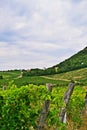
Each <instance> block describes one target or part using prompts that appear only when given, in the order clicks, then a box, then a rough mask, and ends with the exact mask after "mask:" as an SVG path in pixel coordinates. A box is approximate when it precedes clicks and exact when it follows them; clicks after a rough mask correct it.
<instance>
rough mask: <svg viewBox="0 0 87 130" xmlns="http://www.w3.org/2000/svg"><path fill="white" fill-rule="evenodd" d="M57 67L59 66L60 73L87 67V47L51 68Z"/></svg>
mask: <svg viewBox="0 0 87 130" xmlns="http://www.w3.org/2000/svg"><path fill="white" fill-rule="evenodd" d="M55 67H58V73H61V72H68V71H71V70H76V69H80V68H85V67H87V47H86V48H84V49H83V50H81V51H79V52H78V53H77V54H75V55H73V56H72V57H70V58H69V59H67V60H65V61H63V62H61V63H60V64H58V65H56V66H54V67H52V68H51V69H55Z"/></svg>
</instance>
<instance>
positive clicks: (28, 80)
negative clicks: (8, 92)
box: [0, 71, 68, 88]
mask: <svg viewBox="0 0 87 130" xmlns="http://www.w3.org/2000/svg"><path fill="white" fill-rule="evenodd" d="M0 75H2V76H3V79H0V87H1V88H2V86H3V85H6V86H7V85H8V84H9V82H10V81H12V80H14V83H15V84H16V85H17V86H18V87H20V86H23V85H27V84H36V85H42V84H46V83H52V84H57V85H58V86H62V85H63V86H65V85H67V84H68V81H63V80H55V79H53V78H52V79H47V78H45V77H41V76H23V77H21V71H12V72H11V71H9V72H8V71H7V72H0Z"/></svg>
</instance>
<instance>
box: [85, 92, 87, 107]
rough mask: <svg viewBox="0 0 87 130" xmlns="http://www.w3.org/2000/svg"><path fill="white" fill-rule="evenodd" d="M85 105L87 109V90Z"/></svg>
mask: <svg viewBox="0 0 87 130" xmlns="http://www.w3.org/2000/svg"><path fill="white" fill-rule="evenodd" d="M85 107H86V109H87V92H86V95H85Z"/></svg>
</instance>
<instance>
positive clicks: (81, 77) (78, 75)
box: [42, 68, 87, 86]
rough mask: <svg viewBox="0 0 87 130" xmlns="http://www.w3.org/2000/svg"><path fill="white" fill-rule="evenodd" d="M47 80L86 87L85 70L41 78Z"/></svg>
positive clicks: (86, 73)
mask: <svg viewBox="0 0 87 130" xmlns="http://www.w3.org/2000/svg"><path fill="white" fill-rule="evenodd" d="M42 77H44V78H47V79H54V80H62V81H68V82H70V81H72V80H73V81H75V82H76V83H79V84H80V85H83V86H85V85H87V68H82V69H78V70H73V71H69V72H64V73H60V74H54V75H47V76H42Z"/></svg>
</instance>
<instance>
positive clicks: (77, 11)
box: [0, 0, 87, 70]
mask: <svg viewBox="0 0 87 130" xmlns="http://www.w3.org/2000/svg"><path fill="white" fill-rule="evenodd" d="M86 46H87V0H0V70H7V69H28V68H37V67H38V68H43V67H50V66H53V65H55V64H58V63H59V62H61V61H63V60H65V59H66V58H68V57H70V56H72V55H73V54H75V53H76V52H78V51H79V50H81V49H83V48H85V47H86Z"/></svg>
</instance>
